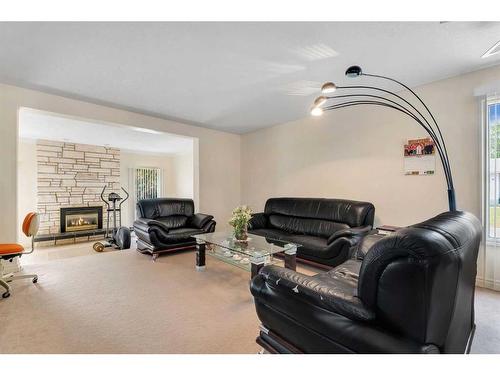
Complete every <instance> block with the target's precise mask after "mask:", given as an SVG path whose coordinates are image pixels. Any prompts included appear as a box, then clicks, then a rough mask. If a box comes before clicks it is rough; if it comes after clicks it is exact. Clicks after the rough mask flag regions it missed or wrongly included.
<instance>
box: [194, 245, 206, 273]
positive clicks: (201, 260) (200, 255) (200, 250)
mask: <svg viewBox="0 0 500 375" xmlns="http://www.w3.org/2000/svg"><path fill="white" fill-rule="evenodd" d="M205 247H206V245H205V244H204V243H197V244H196V269H197V270H198V271H202V270H204V269H205Z"/></svg>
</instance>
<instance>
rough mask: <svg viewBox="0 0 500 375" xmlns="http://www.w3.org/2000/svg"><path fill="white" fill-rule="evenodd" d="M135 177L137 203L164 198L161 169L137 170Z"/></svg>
mask: <svg viewBox="0 0 500 375" xmlns="http://www.w3.org/2000/svg"><path fill="white" fill-rule="evenodd" d="M134 175H135V183H134V186H135V199H136V202H138V201H139V200H141V199H149V198H159V197H161V196H162V193H163V192H162V186H163V181H162V180H163V178H162V173H161V169H160V168H137V169H136V170H135V173H134Z"/></svg>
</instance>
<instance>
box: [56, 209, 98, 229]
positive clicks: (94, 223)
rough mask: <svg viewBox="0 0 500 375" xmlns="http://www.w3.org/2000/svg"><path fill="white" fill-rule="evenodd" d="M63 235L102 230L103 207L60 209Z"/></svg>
mask: <svg viewBox="0 0 500 375" xmlns="http://www.w3.org/2000/svg"><path fill="white" fill-rule="evenodd" d="M60 218H61V220H60V223H61V230H60V231H61V233H66V232H81V231H89V230H96V229H102V207H101V206H95V207H64V208H61V209H60Z"/></svg>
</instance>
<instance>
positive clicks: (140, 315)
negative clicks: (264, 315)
mask: <svg viewBox="0 0 500 375" xmlns="http://www.w3.org/2000/svg"><path fill="white" fill-rule="evenodd" d="M40 251H43V250H40ZM207 264H208V267H207V269H206V270H205V271H204V272H198V271H196V270H195V267H194V253H193V252H188V253H179V254H175V255H171V256H164V257H160V258H159V259H158V260H157V262H156V263H153V262H151V258H150V257H148V256H145V255H141V254H139V253H137V252H136V251H135V250H127V251H122V252H109V253H101V254H96V255H89V256H79V257H71V258H66V259H57V260H52V261H50V262H45V263H40V264H36V265H26V266H24V271H25V272H29V273H31V272H35V273H38V275H39V282H38V284H31V282H30V281H25V280H22V281H17V282H16V283H15V284H13V291H12V295H11V297H10V298H7V299H0V353H257V352H258V350H259V347H258V346H257V344H255V337H256V336H257V334H258V326H259V322H258V319H257V316H256V314H255V310H254V307H253V301H252V297H251V295H250V293H249V289H248V287H249V284H248V283H249V274H248V273H246V272H245V271H243V270H240V269H238V268H236V267H232V266H228V265H226V264H224V263H222V262H219V261H215V260H213V259H211V258H208V260H207Z"/></svg>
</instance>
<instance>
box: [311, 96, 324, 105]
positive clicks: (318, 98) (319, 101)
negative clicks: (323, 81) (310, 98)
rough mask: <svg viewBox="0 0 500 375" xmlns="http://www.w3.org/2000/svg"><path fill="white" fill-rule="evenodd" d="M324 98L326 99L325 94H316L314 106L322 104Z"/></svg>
mask: <svg viewBox="0 0 500 375" xmlns="http://www.w3.org/2000/svg"><path fill="white" fill-rule="evenodd" d="M326 100H327V97H326V96H318V97H317V98H316V99H314V106H315V107H321V106H322V105H323V104H325V103H326Z"/></svg>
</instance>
